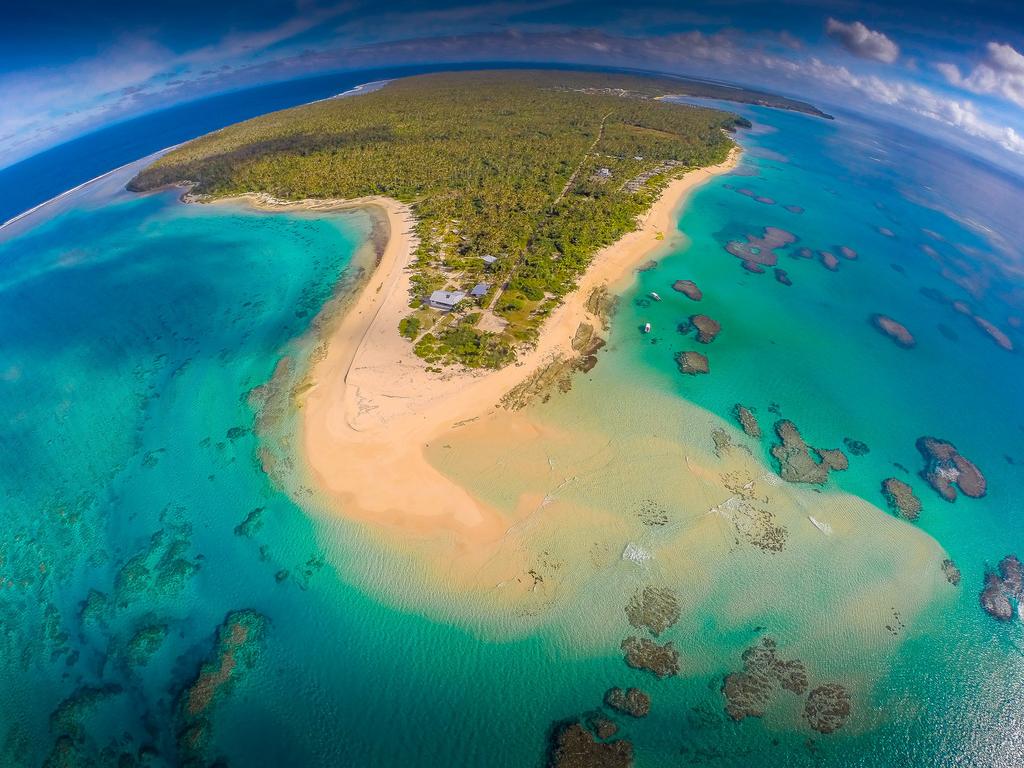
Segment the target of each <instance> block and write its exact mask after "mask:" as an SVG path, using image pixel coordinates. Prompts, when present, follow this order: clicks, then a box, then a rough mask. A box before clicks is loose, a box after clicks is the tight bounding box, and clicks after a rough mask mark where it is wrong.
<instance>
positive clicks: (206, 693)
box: [177, 609, 269, 764]
mask: <svg viewBox="0 0 1024 768" xmlns="http://www.w3.org/2000/svg"><path fill="white" fill-rule="evenodd" d="M268 624H269V622H268V619H267V618H266V617H265V616H264V615H263V614H261V613H258V612H257V611H254V610H251V609H246V610H241V611H232V612H231V613H229V614H228V615H227V616H226V617H225V619H224V623H223V624H221V625H220V627H219V628H218V630H217V639H216V644H215V646H214V648H213V652H212V653H211V654H210V656H209V657H208V658H207V659H206V661H204V662H203V664H202V665H201V666H200V667H199V672H198V673H197V675H196V677H195V679H194V680H193V681H192V683H191V684H190V685H189V686H188V687H186V688H185V689H184V690H183V691H182V692H181V694H180V695H179V697H178V701H177V710H178V721H179V727H178V748H179V756H180V757H182V758H183V762H185V763H186V764H187V763H189V762H190V761H193V762H197V763H200V762H202V759H203V758H202V755H203V752H204V750H205V748H206V745H207V743H208V741H209V739H210V729H211V727H212V726H211V719H210V718H211V714H212V712H211V710H212V708H213V707H214V705H215V704H216V703H217V702H218V701H219V700H220V699H221V698H222V697H223V696H226V695H227V694H228V693H230V691H231V690H232V689H233V687H234V686H235V684H236V683H237V682H238V679H239V678H240V677H241V676H242V675H243V674H245V673H246V672H247V671H249V670H250V669H252V668H253V667H254V666H255V665H256V662H257V660H258V659H259V654H260V652H261V651H262V648H263V642H264V638H265V636H266V632H267V626H268ZM203 764H205V763H203Z"/></svg>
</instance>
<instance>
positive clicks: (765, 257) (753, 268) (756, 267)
mask: <svg viewBox="0 0 1024 768" xmlns="http://www.w3.org/2000/svg"><path fill="white" fill-rule="evenodd" d="M796 241H797V236H796V235H794V234H793V233H792V232H787V231H786V230H784V229H780V228H778V227H765V228H764V230H763V232H762V233H761V234H760V235H749V234H748V235H746V240H745V241H744V240H730V241H729V242H728V243H726V245H725V250H726V251H728V252H729V253H730V254H732V255H733V256H735V257H736V258H737V259H739V260H740V261H741V262H742V264H743V268H744V269H746V270H747V271H748V272H754V273H757V274H760V273H763V272H764V268H765V267H774V266H775V265H776V264H777V263H778V261H779V256H778V254H777V253H775V251H776V250H777V249H780V248H785V247H786V246H789V245H791V244H793V243H795V242H796Z"/></svg>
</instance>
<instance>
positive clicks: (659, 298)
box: [647, 291, 661, 301]
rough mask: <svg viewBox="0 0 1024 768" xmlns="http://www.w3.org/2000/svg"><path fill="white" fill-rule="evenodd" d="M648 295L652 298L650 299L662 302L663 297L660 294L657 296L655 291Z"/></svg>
mask: <svg viewBox="0 0 1024 768" xmlns="http://www.w3.org/2000/svg"><path fill="white" fill-rule="evenodd" d="M647 295H648V296H650V297H651V298H652V299H654V300H655V301H661V296H659V295H658V294H656V293H655V292H654V291H651V292H650V293H649V294H647Z"/></svg>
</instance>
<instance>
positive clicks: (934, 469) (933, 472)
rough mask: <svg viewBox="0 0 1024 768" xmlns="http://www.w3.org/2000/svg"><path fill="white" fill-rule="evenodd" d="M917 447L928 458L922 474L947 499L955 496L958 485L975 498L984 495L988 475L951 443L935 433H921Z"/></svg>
mask: <svg viewBox="0 0 1024 768" xmlns="http://www.w3.org/2000/svg"><path fill="white" fill-rule="evenodd" d="M917 450H918V451H920V453H921V456H922V457H923V458H924V461H925V466H924V469H922V470H921V477H923V478H924V479H925V480H926V481H928V484H929V485H930V486H931V487H932V488H934V489H935V490H936V492H937V493H938V494H939V495H940V496H941V497H942V498H944V499H945V500H946V501H955V500H956V489H957V488H959V489H960V492H961V493H963V494H964V495H965V496H970V497H971V498H972V499H978V498H981V497H982V496H984V495H985V492H986V489H987V482H986V480H985V476H984V475H983V474H982V473H981V470H980V469H978V468H977V467H976V466H975V465H974V464H973V463H972V462H971V461H970V460H968V459H967V458H965V457H964V456H961V455H960V452H959V451H957V449H956V446H955V445H953V444H952V443H950V442H947V441H946V440H940V439H939V438H936V437H921V438H918V440H917ZM954 486H956V487H954Z"/></svg>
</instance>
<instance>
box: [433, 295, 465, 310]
mask: <svg viewBox="0 0 1024 768" xmlns="http://www.w3.org/2000/svg"><path fill="white" fill-rule="evenodd" d="M464 298H466V294H465V293H464V292H463V291H434V292H433V293H432V294H430V298H429V299H427V304H429V305H430V306H432V307H433V308H434V309H440V310H441V311H443V312H451V311H452V310H453V309H455V307H457V306H458V305H459V302H460V301H462V300H463V299H464Z"/></svg>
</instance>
